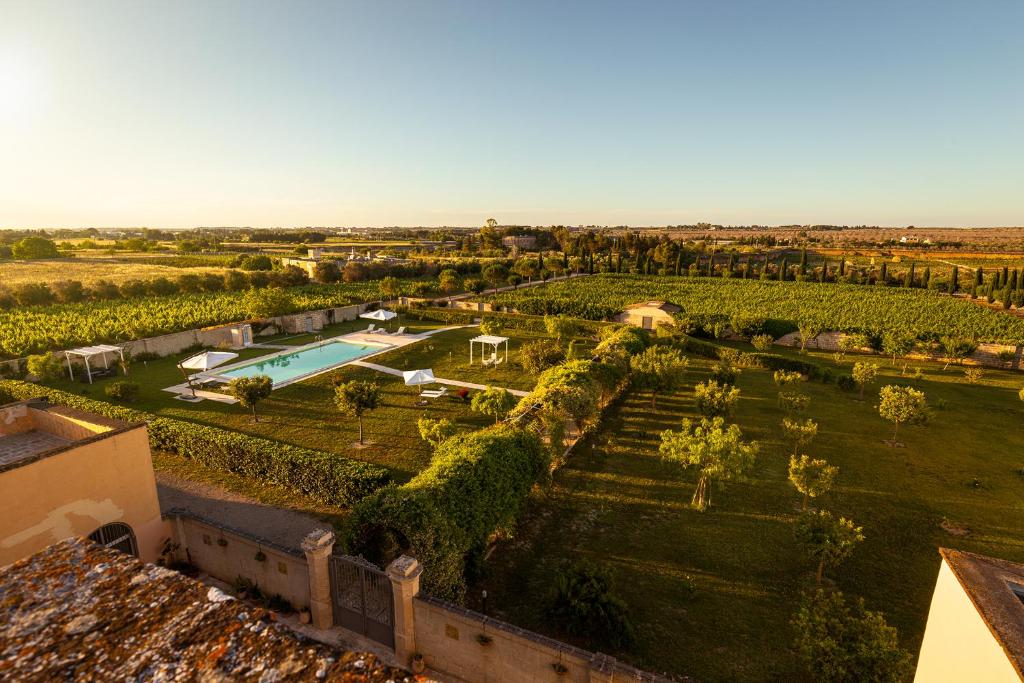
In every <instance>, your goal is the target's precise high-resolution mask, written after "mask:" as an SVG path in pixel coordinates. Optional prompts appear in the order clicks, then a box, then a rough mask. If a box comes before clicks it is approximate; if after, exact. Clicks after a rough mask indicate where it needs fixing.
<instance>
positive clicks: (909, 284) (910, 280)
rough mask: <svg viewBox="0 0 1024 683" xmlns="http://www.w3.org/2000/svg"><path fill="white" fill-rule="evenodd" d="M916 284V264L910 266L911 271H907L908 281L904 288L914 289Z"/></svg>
mask: <svg viewBox="0 0 1024 683" xmlns="http://www.w3.org/2000/svg"><path fill="white" fill-rule="evenodd" d="M914 284H915V278H914V264H913V263H911V264H910V270H909V271H907V281H906V282H905V283H904V285H903V286H904V287H913V286H914Z"/></svg>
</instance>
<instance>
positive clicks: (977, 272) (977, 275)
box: [974, 266, 985, 287]
mask: <svg viewBox="0 0 1024 683" xmlns="http://www.w3.org/2000/svg"><path fill="white" fill-rule="evenodd" d="M974 284H976V285H978V286H979V287H981V286H982V285H983V284H985V275H984V274H983V273H982V269H981V266H978V267H977V268H975V269H974Z"/></svg>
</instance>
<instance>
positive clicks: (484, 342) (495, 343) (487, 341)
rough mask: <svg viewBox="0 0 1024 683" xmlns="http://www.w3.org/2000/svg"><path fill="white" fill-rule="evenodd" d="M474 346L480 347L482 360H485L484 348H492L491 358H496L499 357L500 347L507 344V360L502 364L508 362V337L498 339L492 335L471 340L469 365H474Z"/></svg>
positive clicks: (483, 335)
mask: <svg viewBox="0 0 1024 683" xmlns="http://www.w3.org/2000/svg"><path fill="white" fill-rule="evenodd" d="M473 344H479V345H480V347H481V348H480V360H481V362H483V360H484V349H483V347H484V346H490V347H491V348H492V349H493V353H492V354H491V358H496V357H497V355H498V347H499V346H501V345H502V344H505V358H504V360H503V361H502V362H505V361H508V337H496V336H494V335H490V334H481V335H480V336H479V337H473V338H472V339H470V340H469V364H470V365H472V364H473Z"/></svg>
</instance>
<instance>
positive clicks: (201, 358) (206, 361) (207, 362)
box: [178, 351, 238, 398]
mask: <svg viewBox="0 0 1024 683" xmlns="http://www.w3.org/2000/svg"><path fill="white" fill-rule="evenodd" d="M234 358H238V354H237V353H231V352H230V351H203V352H202V353H199V354H196V355H195V356H189V357H188V358H186V359H185V360H183V361H181V362H180V363H178V367H179V368H180V369H181V372H182V374H184V375H185V381H186V382H188V388H189V389H191V390H192V398H195V397H196V388H195V387H194V386H192V377H191V375H189V373H188V372H186V370H198V371H200V372H202V371H203V370H210V369H212V368H215V367H217V366H218V365H224V363H227V362H228V361H229V360H232V359H234Z"/></svg>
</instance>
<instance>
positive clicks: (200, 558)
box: [167, 510, 309, 610]
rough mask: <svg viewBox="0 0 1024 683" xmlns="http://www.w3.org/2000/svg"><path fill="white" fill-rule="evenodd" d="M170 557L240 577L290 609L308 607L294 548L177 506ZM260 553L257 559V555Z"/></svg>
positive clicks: (302, 566)
mask: <svg viewBox="0 0 1024 683" xmlns="http://www.w3.org/2000/svg"><path fill="white" fill-rule="evenodd" d="M167 518H168V519H169V520H170V521H171V523H172V524H171V528H172V530H173V535H172V539H173V541H174V543H176V544H177V545H178V547H177V549H176V550H175V555H176V557H177V558H178V559H179V560H182V561H186V562H189V563H190V564H192V566H194V567H196V568H197V569H199V570H201V571H203V572H205V573H207V574H209V575H210V576H212V577H214V578H216V579H220V580H221V581H224V582H226V583H230V584H234V583H235V581H236V580H237V579H238V577H243V578H246V579H248V580H249V581H252V582H253V583H254V584H255V585H257V586H259V588H260V591H262V592H263V594H264V595H267V596H270V595H275V594H277V595H280V596H281V597H283V598H285V599H286V600H288V602H290V603H291V604H292V605H293V606H294V607H295V608H296V609H300V610H301V609H306V608H308V607H309V569H308V567H307V564H306V558H305V556H304V555H303V554H302V553H301V552H299V551H292V550H290V549H288V548H283V547H278V546H276V545H274V544H273V543H270V542H269V541H266V540H261V539H258V538H255V537H252V536H250V535H248V534H245V533H243V532H241V531H238V530H234V529H230V528H228V527H225V526H222V525H220V524H217V523H216V522H214V521H213V520H208V519H203V518H200V517H198V516H196V515H192V514H190V513H188V512H185V511H183V510H172V511H171V512H170V513H169V514H168V515H167ZM261 552H262V553H263V555H265V556H266V559H264V560H262V561H261V560H258V559H256V558H257V553H261Z"/></svg>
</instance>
